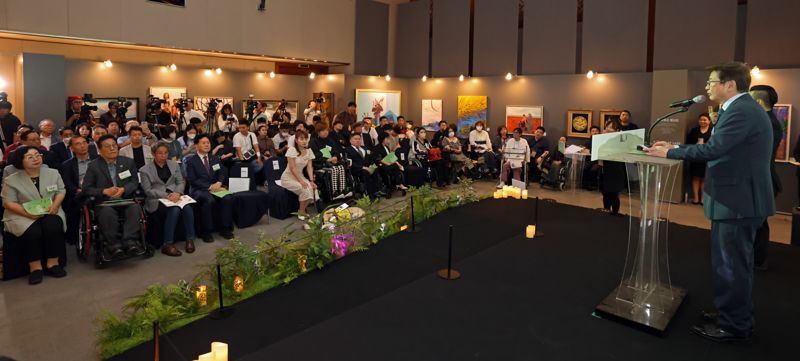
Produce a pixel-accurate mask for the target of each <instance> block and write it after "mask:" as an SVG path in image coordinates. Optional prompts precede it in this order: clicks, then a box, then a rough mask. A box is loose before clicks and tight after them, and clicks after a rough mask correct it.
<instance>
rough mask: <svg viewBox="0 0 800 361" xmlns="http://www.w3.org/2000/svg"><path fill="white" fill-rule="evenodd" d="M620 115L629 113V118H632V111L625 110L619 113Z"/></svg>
mask: <svg viewBox="0 0 800 361" xmlns="http://www.w3.org/2000/svg"><path fill="white" fill-rule="evenodd" d="M619 113H620V114H622V113H628V117H629V118H630V117H631V111H630V110H628V109H625V110H623V111H621V112H619Z"/></svg>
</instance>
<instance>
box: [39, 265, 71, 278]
mask: <svg viewBox="0 0 800 361" xmlns="http://www.w3.org/2000/svg"><path fill="white" fill-rule="evenodd" d="M44 274H46V275H48V276H50V277H54V278H61V277H66V276H67V271H65V270H64V268H63V267H61V265H55V266H53V267H50V268H48V269H46V270H44Z"/></svg>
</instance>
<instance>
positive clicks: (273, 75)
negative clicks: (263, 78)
mask: <svg viewBox="0 0 800 361" xmlns="http://www.w3.org/2000/svg"><path fill="white" fill-rule="evenodd" d="M269 77H270V79H275V72H274V71H271V72H269Z"/></svg>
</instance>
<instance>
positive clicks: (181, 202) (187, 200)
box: [158, 194, 197, 209]
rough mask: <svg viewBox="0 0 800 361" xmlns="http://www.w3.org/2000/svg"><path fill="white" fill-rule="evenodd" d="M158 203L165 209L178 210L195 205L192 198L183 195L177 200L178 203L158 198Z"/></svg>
mask: <svg viewBox="0 0 800 361" xmlns="http://www.w3.org/2000/svg"><path fill="white" fill-rule="evenodd" d="M158 201H159V202H161V204H163V205H164V206H166V207H180V209H183V207H186V205H187V204H192V203H197V202H195V200H194V199H192V197H189V196H187V195H185V194H184V195H182V196H181V199H179V200H178V202H173V201H171V200H169V199H166V198H159V199H158Z"/></svg>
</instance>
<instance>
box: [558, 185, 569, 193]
mask: <svg viewBox="0 0 800 361" xmlns="http://www.w3.org/2000/svg"><path fill="white" fill-rule="evenodd" d="M558 190H560V191H562V192H563V191H565V190H567V184H566V183H559V184H558Z"/></svg>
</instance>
